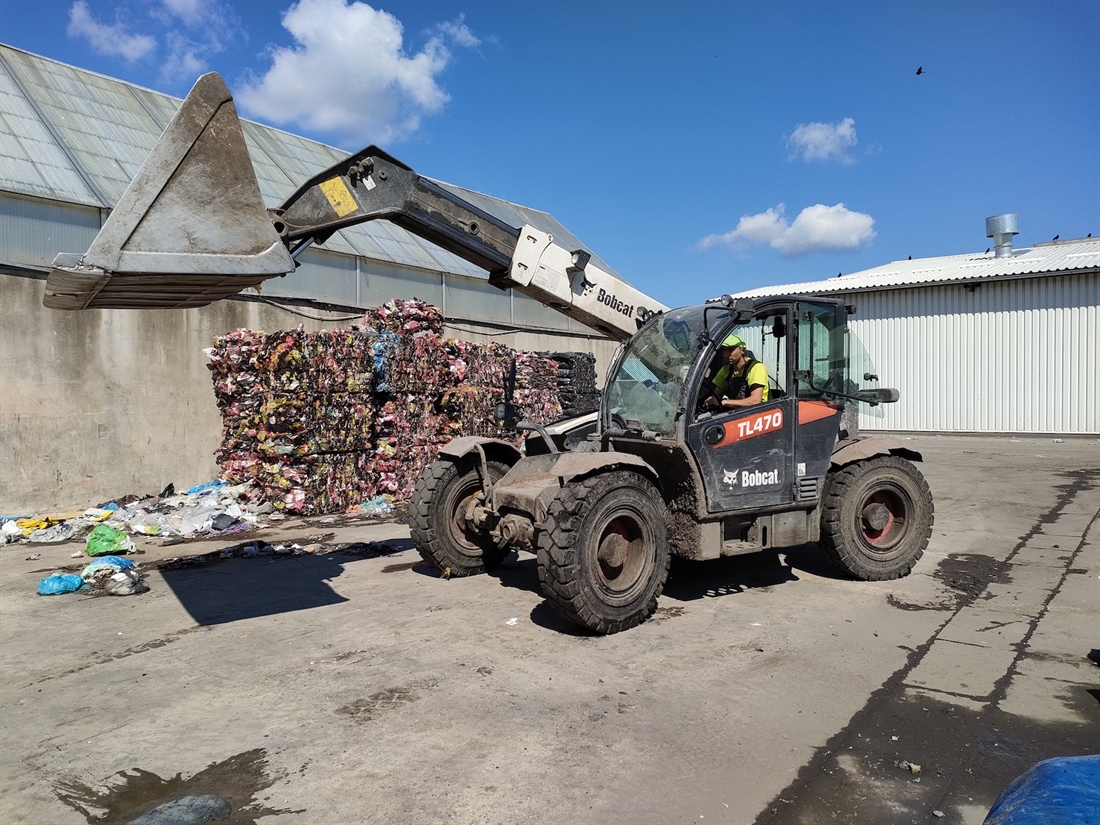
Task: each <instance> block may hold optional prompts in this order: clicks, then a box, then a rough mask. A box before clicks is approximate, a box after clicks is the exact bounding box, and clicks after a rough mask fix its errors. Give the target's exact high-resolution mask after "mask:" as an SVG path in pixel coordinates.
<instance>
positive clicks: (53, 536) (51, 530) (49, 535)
mask: <svg viewBox="0 0 1100 825" xmlns="http://www.w3.org/2000/svg"><path fill="white" fill-rule="evenodd" d="M74 533H76V528H75V527H73V525H72V524H70V523H69V522H65V523H64V524H55V525H53V526H52V527H43V528H41V529H39V530H35V531H34V532H33V533H31V534H30V535H29V536H27V541H29V542H33V543H34V544H61V542H63V541H68V540H69V539H71V538H72V537H73V534H74Z"/></svg>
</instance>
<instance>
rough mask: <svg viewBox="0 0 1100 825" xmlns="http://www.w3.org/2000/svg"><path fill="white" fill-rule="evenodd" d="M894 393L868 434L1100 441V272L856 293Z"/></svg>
mask: <svg viewBox="0 0 1100 825" xmlns="http://www.w3.org/2000/svg"><path fill="white" fill-rule="evenodd" d="M845 298H846V299H848V300H849V303H853V304H855V305H856V307H857V312H856V315H855V316H854V317H853V318H852V319H851V328H852V331H853V332H854V333H855V334H856V335H858V336H859V338H860V340H861V341H862V342H863V344H864V346H865V347H866V349H867V350H868V352H869V353H870V354H871V356H872V358H873V359H874V363H875V366H876V367H877V369H878V374H879V375H880V376H881V379H882V380H881V383H882V385H883V386H891V387H897V388H898V389H899V390H900V391H901V400H900V401H899V402H898V403H897V404H888V405H884V407H883V412H884V415H883V417H882V418H873V417H870V416H862V417H861V422H860V424H861V427H864V428H865V429H868V430H881V429H886V430H913V431H931V432H947V431H950V432H978V433H1056V434H1100V404H1098V403H1097V400H1098V398H1100V389H1098V387H1100V366H1098V364H1100V359H1098V356H1097V353H1098V352H1100V275H1098V274H1097V273H1095V272H1093V273H1084V274H1075V275H1057V276H1047V277H1042V278H1027V279H1020V280H999V281H986V282H983V283H981V284H980V285H970V286H966V285H955V284H952V285H943V286H929V287H921V288H917V289H898V290H887V291H881V292H862V293H854V294H853V293H849V294H846V295H845Z"/></svg>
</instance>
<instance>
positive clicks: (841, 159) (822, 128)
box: [787, 117, 857, 166]
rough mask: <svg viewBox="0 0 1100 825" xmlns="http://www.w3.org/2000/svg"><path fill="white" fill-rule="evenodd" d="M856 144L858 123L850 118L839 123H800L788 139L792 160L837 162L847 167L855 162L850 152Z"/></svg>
mask: <svg viewBox="0 0 1100 825" xmlns="http://www.w3.org/2000/svg"><path fill="white" fill-rule="evenodd" d="M856 142H857V139H856V122H855V121H854V120H852V118H850V117H846V118H844V120H842V121H840V122H839V123H800V124H798V125H797V126H796V127H795V128H794V131H793V132H792V133H791V136H790V137H789V138H787V146H789V147H790V148H791V158H792V159H794V158H796V157H801V158H802V159H803V160H822V161H828V160H835V161H837V162H838V163H843V164H844V165H846V166H847V165H850V164H852V163H854V162H855V161H854V160H853V159H852V156H851V155H849V154H848V150H849V149H851V148H852V147H853V146H855V145H856Z"/></svg>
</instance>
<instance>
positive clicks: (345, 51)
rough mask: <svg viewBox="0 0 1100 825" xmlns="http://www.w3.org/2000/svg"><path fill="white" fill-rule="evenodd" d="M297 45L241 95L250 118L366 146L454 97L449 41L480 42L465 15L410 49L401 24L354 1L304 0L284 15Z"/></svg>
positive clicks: (393, 136) (277, 56)
mask: <svg viewBox="0 0 1100 825" xmlns="http://www.w3.org/2000/svg"><path fill="white" fill-rule="evenodd" d="M283 27H284V28H285V29H286V30H287V31H289V32H290V33H291V35H293V37H294V40H295V44H294V46H293V47H280V48H276V49H274V50H273V51H272V52H271V58H272V61H271V68H270V69H268V70H267V72H266V73H265V74H264V75H263V76H262V77H259V78H254V79H253V80H252V81H251V82H248V83H246V84H245V85H244V86H243V87H242V88H241V89H240V90H238V91H237V93H236V94H235V97H236V100H237V103H238V105H239V106H240V107H241V108H242V110H243V111H245V112H246V113H248V114H249V115H250V116H252V117H255V118H258V119H261V120H265V121H268V122H273V123H278V124H290V123H293V124H297V125H298V126H299V127H301V128H304V129H307V130H309V131H313V132H321V133H324V134H330V135H333V136H334V137H335V138H336V139H337V140H338V141H340V142H341V143H344V144H348V145H350V146H351V147H352V148H359V147H360V146H363V145H366V144H367V143H371V142H375V143H382V144H385V143H389V142H392V141H394V140H397V139H398V138H401V137H404V136H407V135H410V134H412V133H414V132H415V131H416V130H417V129H418V128H419V127H420V122H421V118H422V117H423V116H424V115H428V114H434V113H436V112H439V111H440V110H441V109H442V108H443V106H444V105H445V104H446V103H447V101H448V100H450V96H449V95H448V94H447V93H446V92H445V91H444V90H443V89H442V88H441V87H440V85H439V83H438V82H437V79H438V77H439V75H440V74H441V73H442V72H443V70H444V69H445V68H446V67H447V66H448V65H449V64H450V62H451V51H450V48H449V47H448V44H449V43H450V44H454V45H458V46H467V47H469V46H476V45H477V44H478V42H479V41H478V39H477V38H476V37H475V36H474V34H473V33H472V32H471V31H470V30H469V28H467V26H466V25H465V24H464V23H463V22H462V18H459V19H458V20H457V21H455V22H453V23H443V24H440V25H439V26H437V27H436V30H435V33H434V34H432V35H431V36H430V37H429V38H428V41H427V42H426V43H425V44H424V46H423V47H422V48H421V49H420V51H418V52H416V53H415V54H411V55H410V54H409V53H407V52H406V50H405V42H404V34H403V29H402V26H401V22H400V21H399V20H398V19H397V18H396V17H394V16H393V15H392V14H389V13H387V12H385V11H380V10H376V9H374V8H372V7H371V6H368V5H367V4H366V3H361V2H347V0H299V2H298V3H296V4H295V5H293V6H291V7H290V8H289V9H288V10H287V12H286V13H285V14H284V15H283Z"/></svg>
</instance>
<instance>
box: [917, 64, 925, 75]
mask: <svg viewBox="0 0 1100 825" xmlns="http://www.w3.org/2000/svg"><path fill="white" fill-rule="evenodd" d="M917 74H924V66H917Z"/></svg>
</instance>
